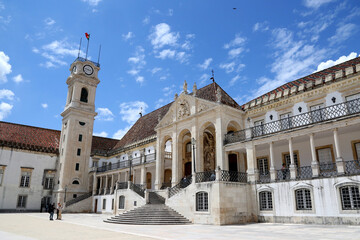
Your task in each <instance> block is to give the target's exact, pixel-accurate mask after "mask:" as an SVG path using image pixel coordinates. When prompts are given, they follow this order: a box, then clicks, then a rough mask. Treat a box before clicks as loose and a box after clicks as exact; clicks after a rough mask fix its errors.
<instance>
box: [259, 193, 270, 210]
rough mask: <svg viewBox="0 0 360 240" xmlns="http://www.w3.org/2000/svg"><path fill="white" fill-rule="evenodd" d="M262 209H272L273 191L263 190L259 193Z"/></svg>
mask: <svg viewBox="0 0 360 240" xmlns="http://www.w3.org/2000/svg"><path fill="white" fill-rule="evenodd" d="M259 204H260V206H259V207H260V211H272V210H273V204H272V193H271V192H270V191H263V192H260V193H259Z"/></svg>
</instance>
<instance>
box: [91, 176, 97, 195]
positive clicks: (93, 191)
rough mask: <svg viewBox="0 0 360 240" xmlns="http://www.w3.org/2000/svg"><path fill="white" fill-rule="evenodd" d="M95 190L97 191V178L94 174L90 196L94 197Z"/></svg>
mask: <svg viewBox="0 0 360 240" xmlns="http://www.w3.org/2000/svg"><path fill="white" fill-rule="evenodd" d="M96 189H97V177H96V172H94V175H93V189H92V195H96Z"/></svg>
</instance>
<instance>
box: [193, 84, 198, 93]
mask: <svg viewBox="0 0 360 240" xmlns="http://www.w3.org/2000/svg"><path fill="white" fill-rule="evenodd" d="M196 91H197V86H196V82H194V86H193V93H194V96H196Z"/></svg>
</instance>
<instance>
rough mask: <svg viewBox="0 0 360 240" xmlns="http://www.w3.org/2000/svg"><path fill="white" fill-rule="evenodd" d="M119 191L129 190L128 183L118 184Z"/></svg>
mask: <svg viewBox="0 0 360 240" xmlns="http://www.w3.org/2000/svg"><path fill="white" fill-rule="evenodd" d="M117 188H118V189H127V188H128V182H118V183H117Z"/></svg>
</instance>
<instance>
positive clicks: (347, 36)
mask: <svg viewBox="0 0 360 240" xmlns="http://www.w3.org/2000/svg"><path fill="white" fill-rule="evenodd" d="M234 8H236V9H234ZM359 20H360V1H358V0H345V1H340V0H303V1H279V0H272V1H267V0H263V1H260V0H254V1H230V0H227V1H221V0H206V1H205V0H196V1H194V0H193V1H160V0H159V1H145V0H144V1H138V0H122V1H116V0H71V1H70V0H68V1H65V0H64V1H55V0H36V1H4V0H0V120H1V121H7V122H14V123H20V124H25V125H32V126H38V127H44V128H50V129H60V128H61V116H60V113H61V112H62V111H63V109H64V106H65V101H66V95H67V85H66V83H65V81H66V79H67V77H68V76H69V74H70V71H69V66H70V64H71V63H72V62H73V61H74V60H75V58H76V57H77V53H78V46H79V40H80V38H81V37H82V38H83V41H82V54H84V51H85V50H86V40H85V36H84V33H85V32H88V33H90V35H91V39H90V46H89V56H90V58H91V60H94V61H97V57H98V49H99V45H100V44H101V46H102V52H101V57H100V64H101V70H100V73H99V78H100V81H101V82H100V84H99V85H98V88H97V95H96V102H95V106H96V111H97V112H98V114H99V115H98V116H97V118H96V121H95V125H94V133H95V134H96V135H100V136H104V137H110V138H120V137H121V136H122V135H123V134H124V133H125V132H126V131H127V129H129V127H130V126H131V125H132V124H133V123H134V122H135V121H136V120H137V118H138V117H139V111H140V108H142V109H143V110H142V111H143V113H144V114H146V113H149V112H151V111H153V110H155V109H156V108H158V107H160V106H163V105H165V104H167V103H169V102H171V101H172V100H173V98H174V94H175V93H180V92H181V91H182V85H183V82H184V80H186V81H187V83H188V86H189V87H188V88H189V90H190V91H191V89H192V86H193V84H194V82H196V84H197V86H198V88H200V87H203V86H205V85H207V84H209V83H211V80H210V79H209V78H210V76H211V70H212V69H213V70H214V72H215V80H216V82H217V83H218V84H219V85H220V86H221V87H222V88H223V89H224V90H225V91H227V92H228V93H229V95H230V96H232V97H233V98H234V99H235V100H236V101H237V102H238V103H239V104H244V103H246V102H247V101H249V100H251V99H253V98H255V97H256V96H259V95H261V94H263V93H266V92H268V91H270V90H272V89H274V88H276V87H278V86H279V85H281V84H284V83H286V82H289V81H292V80H295V79H297V78H299V77H302V76H305V75H308V74H311V73H312V72H314V71H317V70H320V69H324V68H327V67H331V66H332V65H334V64H336V63H340V62H342V61H346V60H349V59H351V58H354V57H356V56H358V55H359V53H360V50H359V39H360V32H359V24H360V21H359Z"/></svg>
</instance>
